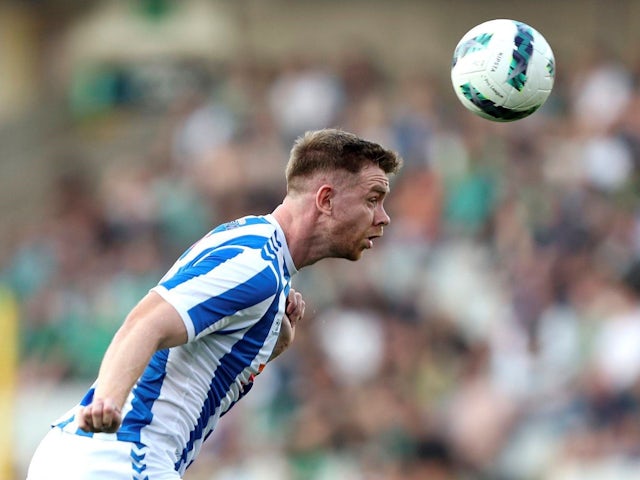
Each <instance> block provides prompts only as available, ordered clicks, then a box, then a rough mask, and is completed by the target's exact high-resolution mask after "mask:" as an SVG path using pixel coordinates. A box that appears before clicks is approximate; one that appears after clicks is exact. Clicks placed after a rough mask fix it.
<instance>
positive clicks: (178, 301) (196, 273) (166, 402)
mask: <svg viewBox="0 0 640 480" xmlns="http://www.w3.org/2000/svg"><path fill="white" fill-rule="evenodd" d="M295 273H296V268H295V265H294V264H293V260H292V259H291V255H290V253H289V249H288V247H287V244H286V240H285V237H284V233H283V231H282V229H281V228H280V226H279V225H278V223H277V222H276V220H275V219H274V218H273V216H271V215H265V216H250V217H244V218H241V219H239V220H236V221H233V222H230V223H227V224H224V225H221V226H219V227H217V228H216V229H214V230H212V231H211V232H210V233H209V234H207V235H206V236H205V237H203V238H202V239H201V240H199V241H198V242H197V243H195V244H194V245H193V246H191V247H190V248H189V249H188V250H187V251H186V252H185V253H184V254H183V255H182V256H181V257H180V258H179V259H178V260H177V261H176V263H175V264H174V265H173V266H172V268H171V269H170V270H169V271H168V272H167V274H166V275H165V276H164V277H163V278H162V279H161V281H160V283H159V284H158V285H157V286H156V287H154V288H153V291H155V292H157V293H158V294H160V295H161V296H162V297H163V298H164V299H165V300H167V301H168V302H169V303H170V304H171V305H173V306H174V307H175V308H176V310H177V311H178V312H179V313H180V316H181V317H182V320H183V321H184V324H185V326H186V328H187V332H188V342H187V343H186V344H185V345H181V346H178V347H174V348H170V349H165V350H161V351H158V352H156V353H155V354H154V355H153V357H152V359H151V361H150V363H149V365H148V366H147V368H146V370H145V371H144V373H143V375H142V376H141V377H140V379H139V380H138V382H137V383H136V385H135V386H134V388H133V390H132V391H131V393H130V395H129V398H128V400H127V402H126V404H125V406H124V408H123V410H122V413H123V422H122V426H121V427H120V429H119V430H118V432H117V433H115V434H106V433H98V434H92V433H87V432H84V431H82V430H80V429H78V428H77V424H76V421H75V417H74V413H75V411H76V409H77V408H78V406H76V407H75V408H74V409H72V410H71V411H69V412H68V413H67V414H66V415H64V416H63V417H62V418H61V419H60V420H59V421H58V422H57V423H56V425H57V426H58V427H60V428H62V429H63V430H65V431H68V432H72V433H76V434H78V435H84V436H96V437H97V436H99V437H100V438H105V439H113V440H123V441H128V442H134V443H135V444H136V445H138V446H139V447H140V448H141V450H140V451H141V452H142V451H143V450H142V449H144V450H145V451H146V450H151V451H155V453H156V454H159V455H161V456H163V457H165V458H166V457H167V456H169V458H171V459H172V461H173V462H174V468H175V470H176V471H177V472H179V473H180V475H182V474H183V473H184V471H185V470H186V468H187V467H188V466H189V465H190V464H191V462H192V461H193V460H194V459H195V457H196V455H197V454H198V451H199V450H200V448H201V446H202V443H203V441H204V440H205V439H206V438H207V436H208V435H209V434H211V432H212V431H213V429H214V427H215V426H216V423H217V422H218V420H219V418H220V417H221V416H222V415H224V414H225V412H227V411H228V410H229V409H230V408H231V407H232V406H233V405H234V404H235V403H236V402H237V401H238V400H239V399H240V398H242V397H243V396H244V395H245V394H246V393H247V392H248V391H249V389H250V388H251V386H252V383H253V379H254V377H255V375H257V374H259V373H260V371H261V370H262V368H263V367H264V366H265V364H266V363H267V361H268V359H269V357H270V355H271V353H272V351H273V348H274V347H275V344H276V340H277V338H278V334H279V332H280V325H281V321H282V318H283V316H284V311H285V304H286V298H287V295H288V293H289V289H290V281H291V277H292V275H294V274H295ZM94 387H95V385H94V386H93V387H92V388H91V389H90V390H89V391H88V392H87V394H86V395H85V397H84V398H83V399H82V401H81V402H80V404H79V405H87V404H89V403H90V402H91V400H92V397H93V392H94ZM141 455H142V454H141ZM155 456H157V455H152V456H151V455H150V456H149V457H155ZM141 468H142V467H141Z"/></svg>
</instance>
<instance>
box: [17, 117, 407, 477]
mask: <svg viewBox="0 0 640 480" xmlns="http://www.w3.org/2000/svg"><path fill="white" fill-rule="evenodd" d="M400 166H401V159H400V158H399V157H398V156H397V155H396V154H395V153H394V152H392V151H389V150H387V149H384V148H383V147H381V146H380V145H378V144H375V143H372V142H368V141H366V140H363V139H360V138H358V137H357V136H355V135H353V134H350V133H347V132H344V131H341V130H334V129H326V130H319V131H315V132H308V133H306V134H305V135H304V136H302V137H301V138H299V139H298V140H297V141H296V142H295V144H294V146H293V148H292V150H291V155H290V158H289V162H288V164H287V168H286V179H287V194H286V196H285V198H284V200H283V201H282V203H281V204H280V205H279V206H278V207H277V208H276V209H275V210H274V211H273V212H272V213H271V214H269V215H263V216H248V217H244V218H241V219H238V220H235V221H233V222H229V223H226V224H224V225H221V226H219V227H217V228H215V229H214V230H212V231H211V232H210V233H208V234H207V235H206V236H204V237H203V238H202V239H201V240H199V241H198V242H197V243H195V244H194V245H193V246H192V247H191V248H189V249H188V250H187V251H186V252H185V253H184V254H183V255H182V256H181V257H180V258H179V259H178V260H177V261H176V263H175V264H174V265H173V267H172V268H171V269H170V270H169V271H168V272H167V274H166V275H165V276H164V277H163V278H162V279H161V280H160V283H159V284H158V285H157V286H156V287H155V288H153V289H152V290H151V291H150V292H149V293H148V294H147V295H146V296H145V297H144V298H143V299H142V300H141V301H140V302H139V304H138V305H137V306H136V307H135V308H133V310H132V311H131V312H130V313H129V315H128V316H127V318H126V319H125V321H124V323H123V325H122V326H121V327H120V329H119V330H118V332H117V333H116V334H115V336H114V338H113V340H112V342H111V344H110V346H109V348H108V349H107V351H106V353H105V356H104V359H103V361H102V364H101V367H100V371H99V373H98V377H97V379H96V381H95V383H94V384H93V386H92V387H91V388H90V389H89V391H88V392H87V393H86V395H85V396H84V398H82V400H81V401H80V403H79V405H77V406H75V407H74V408H72V409H71V410H69V411H68V412H67V413H66V414H64V415H63V416H62V417H61V418H60V419H58V420H57V421H56V422H55V423H54V425H53V426H52V429H51V430H50V431H49V433H48V434H47V435H46V436H45V438H44V439H43V440H42V442H41V444H40V446H39V447H38V449H37V450H36V452H35V454H34V456H33V459H32V461H31V465H30V467H29V473H28V477H27V478H28V480H42V479H46V480H51V479H65V480H81V479H82V480H101V479H105V480H107V479H108V480H118V479H123V480H124V479H127V480H131V479H148V480H176V479H180V478H181V477H182V475H184V472H185V471H186V469H187V468H188V467H189V465H190V464H191V463H192V462H193V461H194V460H195V458H196V456H197V454H198V452H199V450H200V448H201V446H202V443H203V442H204V440H205V439H206V438H207V437H208V436H209V435H210V434H211V432H212V431H213V429H214V428H215V426H216V424H217V422H218V420H219V418H220V417H222V416H223V415H224V414H225V413H226V412H227V411H228V410H229V409H230V408H231V407H232V406H233V405H234V404H235V403H236V402H237V401H238V400H240V399H241V398H242V397H243V396H244V395H245V394H246V393H247V392H248V391H249V390H250V389H251V386H252V384H253V381H254V378H255V376H256V375H258V374H259V373H260V372H261V371H262V369H263V368H264V367H265V365H266V364H267V362H268V361H270V360H272V359H274V358H275V357H276V356H278V355H279V354H280V353H281V352H282V351H283V350H284V349H286V348H287V347H288V346H289V345H290V344H291V342H292V341H293V339H294V336H295V329H296V324H297V323H298V321H300V320H301V319H302V317H303V316H304V311H305V302H304V300H303V299H302V296H301V295H300V293H298V292H296V291H295V290H294V289H293V288H291V278H292V276H293V275H294V274H295V273H296V272H297V271H298V270H299V269H301V268H302V267H305V266H307V265H312V264H314V263H315V262H317V261H318V260H321V259H323V258H328V257H337V258H345V259H349V260H357V259H359V258H360V256H361V255H362V252H363V251H364V250H365V249H369V248H371V247H372V246H373V242H374V240H375V239H376V238H378V237H381V236H382V233H383V227H384V226H385V225H388V224H389V216H388V215H387V213H386V212H385V210H384V208H383V202H384V199H385V197H386V195H387V193H388V192H389V175H391V174H394V173H396V172H397V171H398V170H399V168H400Z"/></svg>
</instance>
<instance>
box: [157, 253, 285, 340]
mask: <svg viewBox="0 0 640 480" xmlns="http://www.w3.org/2000/svg"><path fill="white" fill-rule="evenodd" d="M279 290H280V287H279V282H278V279H277V276H276V275H275V273H274V271H273V268H272V266H271V265H270V263H269V262H265V260H264V259H263V258H262V256H261V255H260V252H259V251H255V250H244V249H241V248H235V249H226V250H224V251H213V252H208V254H207V255H206V256H204V257H201V258H199V259H198V260H197V261H195V262H191V263H189V264H187V265H184V266H182V267H181V268H180V269H178V270H177V271H175V272H174V273H173V275H171V276H170V277H168V278H167V277H165V278H163V280H162V281H161V282H160V284H158V285H157V286H156V287H154V288H153V289H152V291H155V292H156V293H158V294H159V295H161V296H162V297H163V298H164V299H165V300H166V301H167V302H169V303H170V304H171V305H172V306H173V307H174V308H175V309H176V310H177V311H178V313H179V314H180V316H181V318H182V321H183V322H184V324H185V327H186V329H187V335H188V341H192V340H194V339H195V338H198V337H200V336H202V335H206V334H209V333H213V332H215V331H219V330H222V329H234V330H235V329H242V328H246V327H249V326H251V325H252V324H253V323H255V322H257V321H258V320H259V319H260V318H262V316H263V315H264V313H265V312H266V311H267V309H268V308H269V305H270V303H271V301H273V299H274V297H275V296H276V295H277V294H278V292H279Z"/></svg>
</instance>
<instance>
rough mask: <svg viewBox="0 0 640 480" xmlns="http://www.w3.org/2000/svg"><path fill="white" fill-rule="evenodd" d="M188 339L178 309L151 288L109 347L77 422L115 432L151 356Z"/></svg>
mask: <svg viewBox="0 0 640 480" xmlns="http://www.w3.org/2000/svg"><path fill="white" fill-rule="evenodd" d="M186 341H187V330H186V328H185V326H184V322H183V321H182V319H181V318H180V315H179V314H178V312H177V311H176V310H175V309H174V308H173V307H172V306H171V305H170V304H169V303H168V302H167V301H165V300H164V299H163V298H162V297H161V296H160V295H158V294H157V293H155V292H150V293H149V294H147V295H146V296H145V297H144V298H143V299H142V300H141V301H140V303H138V305H136V307H135V308H134V309H133V310H132V311H131V313H129V315H128V316H127V318H126V320H125V321H124V323H123V324H122V326H121V327H120V329H119V330H118V331H117V332H116V334H115V336H114V337H113V340H112V341H111V344H110V345H109V348H108V349H107V351H106V353H105V355H104V358H103V359H102V364H101V365H100V372H99V373H98V380H97V383H96V390H95V392H94V396H93V401H92V402H91V404H89V405H87V406H86V407H83V408H81V409H80V411H79V412H78V414H77V418H78V425H79V427H80V428H81V429H83V430H85V431H88V432H107V433H113V432H115V431H117V430H118V428H119V427H120V423H121V422H122V412H121V409H122V406H123V405H124V403H125V401H126V399H127V397H128V395H129V392H130V391H131V389H132V388H133V385H134V384H135V382H136V381H137V380H138V378H139V377H140V375H142V372H143V371H144V369H145V368H146V366H147V364H148V363H149V360H150V359H151V356H152V355H153V354H154V353H155V352H156V351H157V350H162V349H164V348H169V347H174V346H176V345H181V344H183V343H185V342H186Z"/></svg>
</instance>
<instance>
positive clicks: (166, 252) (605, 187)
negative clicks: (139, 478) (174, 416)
mask: <svg viewBox="0 0 640 480" xmlns="http://www.w3.org/2000/svg"><path fill="white" fill-rule="evenodd" d="M633 67H634V66H633V65H628V64H625V63H622V62H619V61H617V60H616V59H615V57H613V56H602V57H595V58H592V59H590V61H589V62H585V63H584V64H576V65H572V68H571V69H569V68H567V67H566V65H563V66H562V68H561V67H559V68H558V77H557V80H556V86H555V89H554V91H553V93H552V95H551V97H550V99H549V101H548V102H547V104H545V106H544V107H543V108H542V109H541V110H539V111H538V112H536V113H535V114H534V115H533V116H531V117H530V118H528V119H525V120H521V121H518V122H516V123H511V124H496V123H492V122H489V121H487V120H483V119H480V118H477V117H475V116H474V115H472V114H470V113H469V112H467V111H464V110H463V108H462V106H461V105H459V104H458V103H457V100H456V99H455V97H454V95H453V92H451V91H450V86H449V85H448V83H447V82H444V83H443V82H442V81H441V80H438V79H435V78H432V77H431V76H429V75H427V74H424V75H421V74H412V75H407V76H402V75H391V74H390V73H391V72H386V71H385V69H384V67H383V66H382V65H379V64H377V62H376V61H375V58H373V57H370V56H367V55H364V54H357V55H356V54H354V55H345V56H343V58H340V59H339V61H334V62H331V63H325V62H321V61H315V60H311V59H305V58H297V59H294V60H290V61H287V62H286V63H283V64H278V65H275V64H270V65H264V64H261V63H259V62H252V61H251V60H239V61H238V62H237V63H236V64H227V65H218V66H217V67H216V69H215V72H213V74H212V75H211V76H210V77H208V78H207V79H206V80H205V81H201V82H197V83H194V85H197V86H193V88H190V89H187V90H185V91H184V92H183V94H181V95H179V96H176V98H173V99H172V100H171V102H170V103H168V105H167V106H166V109H164V110H163V111H160V112H158V111H157V109H156V110H155V111H152V112H149V111H146V112H145V111H139V112H134V113H135V114H132V113H131V109H132V108H133V110H135V107H131V106H128V105H127V101H126V100H127V99H128V98H130V96H129V97H127V96H126V95H124V96H123V97H119V98H124V100H123V101H122V105H118V106H116V107H114V109H115V110H118V111H123V110H124V111H126V110H129V115H130V117H128V118H131V119H132V120H130V121H133V122H144V121H145V119H149V121H151V120H150V119H151V118H153V121H154V122H155V123H154V125H157V118H158V117H161V118H162V119H163V120H162V122H161V125H160V126H159V127H157V131H156V135H155V137H154V140H153V141H152V142H149V143H144V144H140V145H133V146H132V148H131V151H130V152H129V154H128V155H129V157H128V158H127V159H120V160H119V161H114V162H113V165H109V164H108V165H104V166H103V167H104V168H102V169H100V170H99V172H96V171H94V170H90V171H85V170H82V169H73V168H70V169H67V170H62V171H60V175H59V178H58V179H57V181H56V188H55V193H54V194H53V195H52V197H51V198H50V201H49V202H47V204H46V205H44V206H43V208H44V209H46V210H45V211H46V215H45V218H46V221H43V222H41V223H38V224H34V225H31V226H30V227H29V228H24V229H23V230H22V231H20V232H17V233H16V235H15V240H14V242H13V244H12V245H11V246H10V248H7V249H6V251H7V254H6V255H5V258H3V259H2V264H1V265H0V268H1V270H0V274H1V277H0V280H1V283H2V285H3V286H4V287H5V288H6V289H8V290H9V291H10V292H11V293H12V294H13V295H14V296H15V298H16V299H17V301H18V304H19V307H20V340H21V358H20V376H21V381H23V382H29V381H38V379H41V378H48V379H51V378H55V379H58V380H59V381H60V382H61V385H63V384H64V382H65V381H68V380H71V379H72V380H86V382H87V383H89V382H90V381H92V380H93V378H94V376H95V374H96V372H97V369H98V366H99V361H100V358H101V356H102V354H103V352H104V350H105V348H106V346H107V344H108V342H109V340H110V338H111V336H112V334H113V333H114V332H115V330H116V329H117V327H118V326H119V324H120V323H121V322H122V320H123V318H124V316H125V315H126V313H127V312H128V310H129V309H130V308H131V307H132V306H133V305H134V304H135V303H136V301H137V300H138V299H139V298H141V297H142V295H144V294H145V292H146V291H147V290H148V289H149V288H150V287H152V286H153V285H154V284H155V283H156V282H157V281H158V280H159V278H160V277H161V276H162V274H163V273H164V271H165V270H166V269H168V267H169V266H170V265H171V263H172V262H173V261H174V260H175V258H176V256H177V255H179V254H180V253H181V252H182V251H183V250H184V249H185V248H187V247H188V246H189V245H190V243H191V242H193V241H195V240H196V239H198V238H199V237H200V236H201V235H202V234H204V233H206V232H207V231H208V230H209V229H211V228H212V227H213V226H215V225H217V224H218V223H220V222H223V221H226V220H229V219H232V218H235V217H238V216H241V215H245V214H261V213H268V212H270V211H271V210H272V209H273V208H274V207H275V206H276V205H277V203H278V202H279V201H280V199H281V198H282V196H283V194H284V173H283V170H284V166H285V163H286V160H287V156H288V151H289V148H290V147H291V143H292V141H293V140H294V139H295V138H296V137H297V136H298V135H299V134H301V133H302V132H304V131H305V130H308V129H315V128H322V127H327V126H337V127H341V128H344V129H346V130H349V131H353V132H355V133H357V134H359V135H361V136H363V137H365V138H368V139H371V140H375V141H378V142H381V143H383V144H385V145H386V146H388V147H391V148H393V149H395V150H397V151H398V152H399V153H400V154H401V155H402V156H403V158H404V160H405V167H404V169H403V171H402V172H401V173H400V174H399V175H398V176H397V177H396V178H394V179H393V182H392V192H391V194H390V196H389V198H388V200H387V210H388V212H389V214H390V216H391V219H392V221H391V225H390V227H389V228H388V229H387V231H385V236H384V237H383V238H382V239H381V240H380V241H379V242H377V243H376V245H375V247H374V249H373V250H372V251H369V252H366V255H365V258H364V259H363V260H361V261H360V262H357V263H350V262H347V261H334V260H328V261H325V262H324V263H320V264H318V265H316V266H314V267H311V268H309V269H306V270H303V271H301V272H300V273H299V275H298V276H297V277H296V278H295V280H294V286H295V288H296V289H298V290H299V291H301V292H302V293H303V294H304V295H305V297H306V300H307V318H306V319H305V321H304V323H303V324H301V325H300V326H299V331H298V337H297V339H296V342H295V344H294V345H293V346H292V348H291V349H290V350H289V351H287V352H286V353H285V354H283V356H282V357H281V358H279V359H278V360H277V361H275V362H274V363H273V364H270V366H269V367H268V368H267V369H265V371H264V372H263V373H262V374H261V375H260V377H258V378H257V379H256V385H255V388H254V390H253V392H252V395H250V396H248V397H247V398H246V399H244V400H243V401H242V402H240V403H239V404H238V406H237V407H236V408H235V409H234V410H233V411H232V412H230V413H229V414H228V415H227V416H225V418H224V419H223V421H222V422H221V423H220V425H219V428H218V430H217V431H216V432H214V434H213V435H212V437H211V439H210V440H209V441H208V442H207V443H206V444H205V447H204V451H203V454H202V455H201V456H200V458H199V459H198V460H197V461H196V463H195V464H194V465H193V467H192V468H191V469H190V471H189V472H188V474H187V476H186V477H185V478H186V479H189V480H198V479H199V480H230V479H234V480H325V479H330V480H335V479H340V480H364V479H368V480H396V479H405V480H413V479H415V480H418V479H427V478H428V479H430V480H451V479H473V480H476V479H491V480H511V479H513V480H538V479H540V480H543V479H544V480H574V479H580V480H590V479H598V480H605V479H616V480H618V479H620V480H624V479H631V478H640V423H639V422H638V421H637V418H638V414H640V303H639V302H640V300H639V299H640V267H638V265H639V264H637V263H636V260H637V259H638V258H639V255H640V202H639V200H640V193H639V191H640V190H639V189H638V179H639V178H640V176H639V174H640V108H639V107H640V89H639V85H638V80H640V77H638V75H637V72H636V71H635V70H634V68H633ZM119 81H120V83H119V84H118V85H119V90H118V91H119V92H120V93H122V92H127V91H128V90H127V89H126V88H124V87H126V85H127V84H126V78H125V79H124V80H123V79H122V78H120V80H119ZM123 85H124V87H123ZM129 93H130V92H129ZM140 110H144V109H140ZM84 121H90V120H84ZM118 121H126V120H123V117H122V116H120V117H118ZM70 164H71V165H73V162H71V163H70ZM77 164H82V161H81V159H80V160H79V161H78V162H77Z"/></svg>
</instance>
